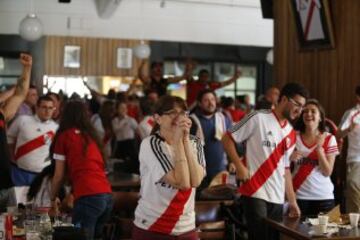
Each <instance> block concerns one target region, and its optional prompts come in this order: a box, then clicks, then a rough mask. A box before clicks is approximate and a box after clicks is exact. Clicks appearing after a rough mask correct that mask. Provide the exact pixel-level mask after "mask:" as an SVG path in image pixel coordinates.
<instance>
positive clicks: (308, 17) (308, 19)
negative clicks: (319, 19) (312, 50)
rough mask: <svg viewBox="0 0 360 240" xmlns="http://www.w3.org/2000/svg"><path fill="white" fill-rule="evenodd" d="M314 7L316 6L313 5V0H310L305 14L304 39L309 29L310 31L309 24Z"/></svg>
mask: <svg viewBox="0 0 360 240" xmlns="http://www.w3.org/2000/svg"><path fill="white" fill-rule="evenodd" d="M315 7H316V5H315V2H314V0H311V3H310V9H309V13H308V15H307V19H306V24H305V32H304V36H305V40H307V39H308V35H309V31H310V25H311V21H312V19H313V14H314V10H315Z"/></svg>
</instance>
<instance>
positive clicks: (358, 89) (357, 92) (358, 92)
mask: <svg viewBox="0 0 360 240" xmlns="http://www.w3.org/2000/svg"><path fill="white" fill-rule="evenodd" d="M355 94H356V95H357V96H359V97H360V86H357V87H356V88H355Z"/></svg>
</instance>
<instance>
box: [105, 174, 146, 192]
mask: <svg viewBox="0 0 360 240" xmlns="http://www.w3.org/2000/svg"><path fill="white" fill-rule="evenodd" d="M108 179H109V182H110V184H111V188H112V190H113V191H138V190H139V189H140V176H139V175H137V174H131V173H111V174H110V175H108Z"/></svg>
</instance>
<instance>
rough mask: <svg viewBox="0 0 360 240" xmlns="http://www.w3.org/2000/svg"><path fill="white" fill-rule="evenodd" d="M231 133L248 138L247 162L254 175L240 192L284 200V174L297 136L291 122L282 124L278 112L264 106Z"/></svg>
mask: <svg viewBox="0 0 360 240" xmlns="http://www.w3.org/2000/svg"><path fill="white" fill-rule="evenodd" d="M228 134H230V136H231V137H232V138H233V140H234V141H235V142H237V143H241V142H244V141H246V158H245V159H246V160H245V161H246V162H245V164H246V166H247V168H248V170H249V173H250V179H249V180H248V181H246V182H244V183H243V184H242V185H240V187H239V192H240V193H241V194H242V195H245V196H249V197H254V198H259V199H263V200H265V201H268V202H271V203H277V204H282V203H284V196H285V178H284V174H285V169H286V168H288V167H289V156H290V154H291V152H292V151H293V149H294V146H295V140H296V133H295V131H294V130H293V128H292V126H291V125H290V123H288V122H287V121H286V122H285V123H284V124H283V125H280V122H279V121H278V119H277V117H276V115H275V113H274V112H272V111H271V110H260V111H255V112H252V113H250V114H249V115H247V116H246V117H245V118H243V119H242V120H241V121H240V122H239V123H237V124H236V125H235V126H233V127H232V128H231V129H230V131H229V133H228Z"/></svg>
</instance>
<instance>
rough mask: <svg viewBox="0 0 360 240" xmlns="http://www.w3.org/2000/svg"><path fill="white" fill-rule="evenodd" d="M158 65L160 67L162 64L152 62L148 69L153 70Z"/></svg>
mask: <svg viewBox="0 0 360 240" xmlns="http://www.w3.org/2000/svg"><path fill="white" fill-rule="evenodd" d="M158 65H160V67H162V66H163V63H162V62H158V61H154V62H152V63H151V64H150V69H154V68H155V67H156V66H158Z"/></svg>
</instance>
